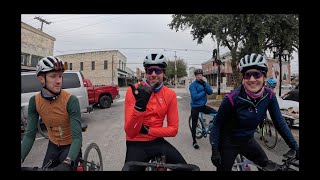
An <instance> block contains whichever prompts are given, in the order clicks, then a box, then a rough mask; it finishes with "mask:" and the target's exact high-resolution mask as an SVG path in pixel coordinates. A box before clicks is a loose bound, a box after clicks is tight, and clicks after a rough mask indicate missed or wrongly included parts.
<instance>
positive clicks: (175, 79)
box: [174, 51, 177, 89]
mask: <svg viewBox="0 0 320 180" xmlns="http://www.w3.org/2000/svg"><path fill="white" fill-rule="evenodd" d="M176 52H177V51H174V72H175V73H174V88H175V89H177V55H176Z"/></svg>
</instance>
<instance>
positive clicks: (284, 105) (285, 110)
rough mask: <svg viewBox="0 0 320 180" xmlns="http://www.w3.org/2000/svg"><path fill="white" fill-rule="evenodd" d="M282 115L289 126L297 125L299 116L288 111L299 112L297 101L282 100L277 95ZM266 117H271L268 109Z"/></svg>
mask: <svg viewBox="0 0 320 180" xmlns="http://www.w3.org/2000/svg"><path fill="white" fill-rule="evenodd" d="M277 100H278V103H279V107H280V110H281V111H282V116H283V117H284V118H285V120H286V121H287V123H288V124H289V126H294V127H299V116H298V115H297V116H296V115H292V114H290V113H289V112H296V114H299V102H297V101H291V100H283V99H282V98H280V97H277ZM267 118H268V119H271V117H270V114H269V111H267Z"/></svg>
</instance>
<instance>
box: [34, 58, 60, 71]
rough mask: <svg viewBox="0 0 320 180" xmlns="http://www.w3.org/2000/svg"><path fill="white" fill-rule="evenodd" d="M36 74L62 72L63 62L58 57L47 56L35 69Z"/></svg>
mask: <svg viewBox="0 0 320 180" xmlns="http://www.w3.org/2000/svg"><path fill="white" fill-rule="evenodd" d="M36 69H37V70H36V74H37V76H38V74H39V73H40V72H49V71H62V72H63V71H64V62H63V61H62V60H61V59H59V58H58V57H53V56H48V57H44V58H42V59H41V60H40V61H39V62H38V64H37V67H36Z"/></svg>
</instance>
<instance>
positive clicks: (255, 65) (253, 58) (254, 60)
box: [239, 53, 268, 75]
mask: <svg viewBox="0 0 320 180" xmlns="http://www.w3.org/2000/svg"><path fill="white" fill-rule="evenodd" d="M239 68H240V72H241V73H245V72H246V71H247V70H249V69H257V70H259V71H261V72H262V73H264V74H265V75H266V74H267V72H268V66H267V60H266V58H265V57H264V56H263V55H261V54H256V53H252V54H251V55H248V54H247V55H245V56H244V57H243V58H241V60H240V63H239Z"/></svg>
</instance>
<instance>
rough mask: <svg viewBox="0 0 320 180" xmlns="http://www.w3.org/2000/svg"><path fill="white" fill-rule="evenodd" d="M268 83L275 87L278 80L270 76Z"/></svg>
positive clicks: (269, 85)
mask: <svg viewBox="0 0 320 180" xmlns="http://www.w3.org/2000/svg"><path fill="white" fill-rule="evenodd" d="M266 83H267V86H268V87H270V88H275V87H276V86H277V81H276V80H275V79H273V78H269V79H268V80H267V82H266Z"/></svg>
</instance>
